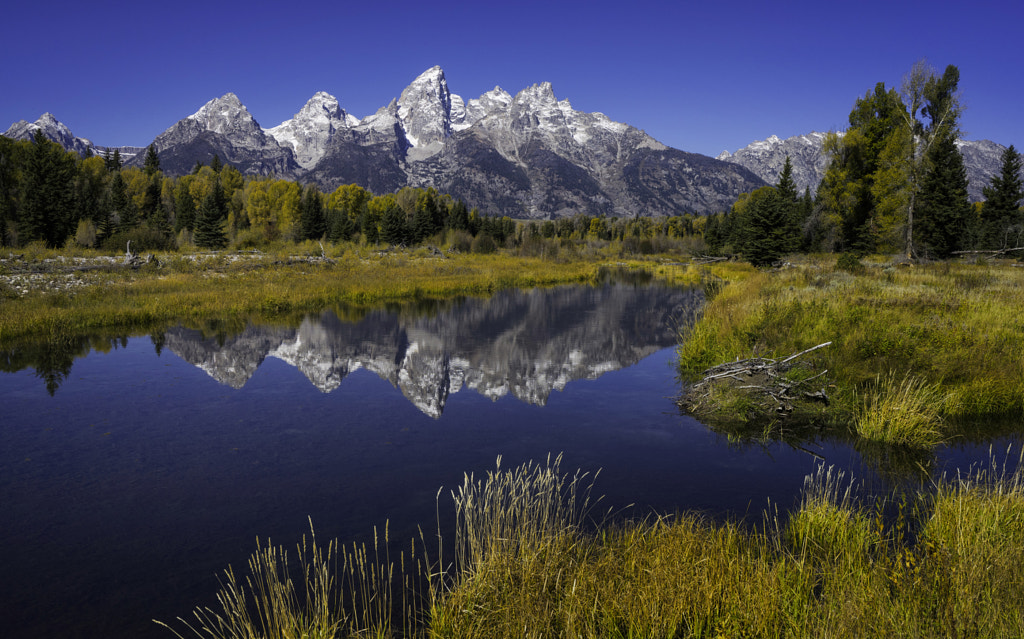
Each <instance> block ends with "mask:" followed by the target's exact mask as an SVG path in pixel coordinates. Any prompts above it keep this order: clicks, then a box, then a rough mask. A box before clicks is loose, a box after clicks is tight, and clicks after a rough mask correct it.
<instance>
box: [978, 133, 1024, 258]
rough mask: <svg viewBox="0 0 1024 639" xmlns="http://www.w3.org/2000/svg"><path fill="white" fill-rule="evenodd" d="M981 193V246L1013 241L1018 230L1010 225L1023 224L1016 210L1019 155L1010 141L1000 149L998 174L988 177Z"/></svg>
mask: <svg viewBox="0 0 1024 639" xmlns="http://www.w3.org/2000/svg"><path fill="white" fill-rule="evenodd" d="M982 193H983V194H984V195H985V202H984V204H982V207H981V221H980V226H981V228H980V233H979V236H980V238H979V239H980V244H981V246H982V247H984V248H991V249H1002V248H1008V247H1009V246H1011V245H1014V244H1016V238H1018V237H1019V236H1020V230H1018V231H1017V233H1014V232H1013V231H1014V227H1020V226H1021V225H1022V223H1024V215H1022V213H1021V210H1020V205H1021V200H1022V199H1024V187H1022V184H1021V156H1020V154H1019V153H1017V150H1016V149H1015V148H1013V145H1012V144H1011V145H1010V147H1009V148H1008V149H1006V150H1005V151H1003V155H1002V164H1001V166H1000V169H999V173H998V174H997V175H994V176H992V179H991V181H990V182H989V186H987V187H985V188H984V189H983V190H982ZM1011 237H1012V238H1014V239H1013V240H1011Z"/></svg>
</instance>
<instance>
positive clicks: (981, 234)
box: [705, 62, 1024, 265]
mask: <svg viewBox="0 0 1024 639" xmlns="http://www.w3.org/2000/svg"><path fill="white" fill-rule="evenodd" d="M959 82H960V71H959V69H958V68H957V67H956V66H953V65H950V66H948V67H946V69H945V71H944V72H943V73H942V74H941V75H939V74H938V73H937V72H936V71H935V70H934V69H931V68H930V67H929V66H928V65H927V64H926V63H924V62H919V63H917V64H916V65H914V67H913V68H912V69H911V71H910V72H909V73H908V74H907V76H906V77H905V78H904V80H903V83H902V85H901V87H900V88H899V89H896V88H893V87H889V88H887V87H886V86H885V84H884V83H881V82H880V83H878V84H877V85H876V86H875V88H874V90H872V91H869V92H868V93H867V94H866V95H865V96H864V97H863V98H859V99H857V100H856V102H855V103H854V106H853V110H852V111H851V112H850V116H849V124H850V126H849V128H848V129H847V130H846V131H845V133H843V134H839V133H835V132H833V133H831V134H829V135H828V136H827V137H826V139H825V142H824V151H825V152H826V153H827V154H828V156H829V158H830V161H829V166H828V169H827V171H826V173H825V176H824V178H823V179H822V181H821V183H820V184H819V186H818V189H817V193H816V194H815V195H814V196H813V197H812V196H811V194H810V192H809V191H806V192H805V193H804V194H803V195H802V196H800V195H798V193H797V192H796V189H795V188H794V184H793V180H792V166H791V164H790V161H789V158H786V163H785V165H784V167H783V169H782V171H781V173H780V175H779V181H778V184H777V185H776V186H769V187H763V188H761V189H758V190H756V191H754V192H753V193H749V194H744V195H742V196H740V198H739V199H738V200H737V202H736V203H735V204H734V205H733V207H732V209H731V210H730V211H728V212H726V213H724V214H720V215H716V216H712V217H711V219H709V220H708V231H707V234H706V238H705V239H706V241H707V244H708V246H709V248H710V249H711V250H712V251H713V252H723V251H731V252H738V253H741V254H743V255H744V256H746V257H747V258H748V259H749V260H750V261H751V262H753V263H755V264H759V265H762V264H769V263H771V262H773V261H775V260H777V259H779V257H781V256H782V255H785V254H786V253H792V252H797V251H804V252H851V253H854V254H867V253H872V252H883V253H902V254H903V255H905V256H906V257H907V258H910V259H918V258H931V259H945V258H948V257H950V256H952V255H954V254H955V253H957V252H961V251H971V250H1002V249H1006V248H1011V247H1020V246H1021V245H1022V242H1024V210H1022V209H1021V208H1020V206H1021V201H1022V199H1024V191H1022V184H1021V157H1020V155H1019V154H1018V153H1017V151H1016V149H1015V148H1014V147H1013V146H1012V145H1011V146H1010V147H1009V148H1007V149H1006V150H1005V152H1004V153H1003V155H1002V161H1001V167H1000V171H999V173H998V174H996V175H995V176H993V178H992V179H991V182H990V184H989V185H988V186H987V187H985V189H984V190H983V194H984V196H985V201H984V202H979V203H975V204H973V205H972V204H971V202H970V201H969V199H968V194H967V186H968V182H967V172H966V169H965V167H964V161H963V156H962V155H961V154H960V150H959V148H958V147H957V144H956V142H957V140H958V139H959V137H960V133H961V132H960V116H961V114H962V110H963V107H962V101H961V97H960V94H959Z"/></svg>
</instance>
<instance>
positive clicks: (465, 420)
mask: <svg viewBox="0 0 1024 639" xmlns="http://www.w3.org/2000/svg"><path fill="white" fill-rule="evenodd" d="M699 302H700V297H699V295H697V294H696V293H693V292H690V291H680V290H674V289H666V288H659V287H654V286H648V285H638V284H633V285H630V284H608V285H605V286H603V287H597V288H583V287H576V288H559V289H550V290H543V291H530V292H522V293H520V292H507V293H501V294H499V295H497V296H495V297H494V298H493V299H491V300H477V299H470V300H458V301H453V302H450V303H446V304H441V305H438V306H437V307H436V308H422V307H420V308H403V309H393V310H391V311H385V310H381V311H375V312H371V313H368V314H365V315H363V316H362V317H359V318H351V319H353V321H347V322H346V321H342V320H340V319H338V317H337V316H336V315H335V314H334V313H324V314H322V315H321V316H318V317H309V318H306V320H305V321H303V323H302V324H301V325H300V326H298V327H273V328H260V327H248V328H246V329H245V330H244V331H242V332H241V333H237V334H229V333H221V334H204V333H202V332H201V331H198V330H193V329H183V328H169V329H167V330H166V331H164V332H162V333H160V334H157V335H154V336H139V337H131V338H127V339H124V340H113V341H110V340H107V342H106V344H110V345H112V346H113V347H112V348H109V350H108V349H104V350H107V352H100V351H97V350H92V351H90V350H89V349H88V348H84V349H83V348H81V345H80V344H79V345H78V346H77V347H76V348H78V351H76V354H72V355H67V354H64V355H63V356H61V355H60V354H57V355H56V356H55V355H54V353H48V354H47V355H46V357H37V359H36V362H35V364H33V365H29V366H27V367H26V368H23V369H21V370H18V371H17V372H13V373H7V374H2V375H0V397H2V418H0V419H2V433H3V446H2V448H0V510H2V524H0V525H2V527H0V544H2V546H0V547H2V549H3V559H2V564H0V568H2V575H3V579H2V580H0V628H2V629H3V630H2V631H0V634H2V635H3V636H4V637H10V638H19V639H20V638H23V637H24V638H28V637H63V638H74V637H87V638H90V639H92V638H101V637H103V638H121V637H169V636H171V635H170V633H168V631H166V630H165V629H162V628H160V627H157V626H156V625H155V624H153V623H152V621H151V620H152V619H154V618H155V619H160V620H164V621H168V622H170V621H171V620H173V619H174V618H176V617H178V616H189V615H190V613H191V610H192V609H193V608H194V607H195V606H197V605H204V606H205V605H213V603H214V601H213V596H214V593H215V592H216V590H217V587H218V576H219V574H220V573H221V571H222V570H223V569H224V568H225V567H226V566H227V565H228V564H229V563H230V564H232V565H234V566H236V567H240V566H241V565H243V564H244V563H245V560H246V558H247V557H248V555H249V554H250V553H251V552H252V551H253V550H254V549H255V547H256V538H257V537H259V538H261V539H266V538H268V537H269V538H271V539H272V540H273V541H274V542H275V543H280V544H284V545H286V546H287V547H292V546H293V544H294V543H295V542H296V541H298V540H299V539H300V538H301V536H302V535H303V533H305V532H308V529H309V523H308V518H312V521H313V523H314V525H315V527H316V531H317V535H318V536H320V537H321V538H322V539H328V538H335V537H337V538H339V539H341V540H342V541H343V542H347V541H364V540H367V539H368V538H369V536H370V534H371V533H372V530H373V526H374V525H377V526H383V524H384V522H385V521H388V520H389V521H390V535H391V538H392V539H401V540H408V539H411V538H412V537H413V536H415V535H416V534H417V533H416V530H417V526H418V525H421V526H423V527H424V529H426V530H429V531H432V530H434V529H435V526H436V521H435V520H436V516H435V512H436V504H435V495H436V494H437V492H438V489H439V488H440V487H442V486H444V487H446V491H445V494H447V490H450V489H451V488H454V487H456V486H457V485H459V484H460V483H461V481H462V477H463V473H465V472H475V473H477V474H478V475H479V474H481V473H483V472H485V471H487V470H489V469H493V468H494V464H495V459H496V457H497V456H498V455H501V456H502V458H503V466H504V467H512V466H515V465H517V464H519V463H522V462H525V461H530V460H538V461H539V460H543V459H544V458H545V457H546V456H548V454H549V453H555V454H557V453H559V452H563V453H564V461H563V463H562V469H563V470H564V471H571V470H575V469H576V468H582V469H584V470H589V471H596V470H598V469H601V472H600V474H599V476H598V478H597V482H596V485H595V488H594V492H595V494H602V495H604V496H605V497H604V500H603V501H602V502H601V504H602V508H614V509H621V508H623V507H625V506H627V505H628V504H635V506H634V510H632V511H630V512H634V513H638V514H643V513H646V512H649V511H650V510H652V509H654V510H656V511H658V512H668V513H671V512H673V511H676V510H679V509H684V510H690V509H698V510H703V511H706V512H708V513H709V514H710V515H711V516H715V517H722V516H736V517H739V516H744V515H745V514H748V513H749V515H750V516H751V517H757V518H759V517H760V513H761V512H762V510H763V509H764V508H765V506H767V505H768V503H769V500H770V501H771V502H772V503H774V504H778V505H779V506H780V507H781V508H783V509H785V508H788V507H789V506H790V505H792V504H793V503H794V502H795V500H796V499H797V497H798V494H799V490H800V487H801V485H802V482H803V478H804V476H805V475H807V474H808V473H811V472H812V471H813V470H814V468H815V467H816V465H817V464H819V463H821V462H820V460H819V458H823V459H824V460H825V461H826V462H827V463H829V464H836V465H838V466H841V467H843V468H846V469H849V470H850V471H851V472H853V474H855V475H870V474H871V471H870V470H868V469H865V467H864V465H863V463H862V461H861V459H860V456H859V455H858V454H857V453H856V452H855V451H853V450H852V449H851V448H849V447H848V446H846V445H844V444H841V443H836V442H829V441H828V440H825V441H819V442H806V443H804V444H803V445H802V448H803V450H801V449H799V448H796V447H792V446H788V445H784V444H773V445H768V446H750V445H748V446H737V445H734V444H730V443H729V442H728V440H727V439H726V438H725V437H723V436H720V435H717V434H715V433H712V432H710V431H709V430H708V429H706V428H705V427H704V426H702V425H701V424H699V423H697V422H696V421H694V420H693V419H690V418H688V417H684V416H681V415H680V414H679V412H678V410H677V409H676V407H675V404H674V402H673V399H674V397H675V396H676V395H677V394H678V392H679V385H678V382H677V381H676V380H675V374H674V371H673V368H672V359H673V355H674V348H673V347H674V345H675V343H676V340H677V330H676V329H677V327H678V326H679V325H680V323H681V322H685V320H686V318H687V317H689V316H691V315H692V313H693V312H694V311H695V309H696V308H697V305H698V304H699ZM157 346H159V348H157ZM44 350H45V349H44ZM30 351H31V349H29V351H23V352H21V353H20V354H14V355H12V354H10V353H8V354H7V362H8V368H17V367H18V366H15V365H12V364H11V362H16V361H21V360H25V361H29V360H31V359H32V357H34V356H31V352H34V351H31V352H30ZM26 353H29V354H28V355H26ZM79 355H84V356H79ZM19 357H20V358H21V360H19ZM62 357H63V359H62ZM47 362H49V363H47ZM53 362H57V363H56V364H54V363H53ZM51 391H52V395H51ZM1005 443H1006V442H1005V441H999V442H997V443H996V445H997V446H1003V445H1005ZM811 453H813V455H812V454H811ZM986 456H987V447H986V446H985V445H976V446H971V447H965V448H958V449H947V450H944V451H942V452H941V454H940V460H939V463H940V464H953V465H964V464H967V463H969V462H970V461H971V460H975V459H983V458H985V457H986ZM873 481H876V480H869V481H868V483H869V484H872V482H873ZM872 485H874V484H872ZM882 488H884V487H879V489H882ZM447 503H448V502H447V499H446V498H445V497H442V507H441V510H442V513H445V512H446V510H445V508H446V506H447ZM442 517H444V514H442ZM443 525H447V524H446V523H444V524H443ZM403 545H407V544H403Z"/></svg>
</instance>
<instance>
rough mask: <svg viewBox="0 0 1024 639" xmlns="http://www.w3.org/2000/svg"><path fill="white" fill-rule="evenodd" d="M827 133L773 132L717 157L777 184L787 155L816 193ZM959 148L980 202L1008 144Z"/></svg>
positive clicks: (799, 181)
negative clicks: (784, 134)
mask: <svg viewBox="0 0 1024 639" xmlns="http://www.w3.org/2000/svg"><path fill="white" fill-rule="evenodd" d="M826 135H827V134H826V133H821V132H818V131H812V132H811V133H808V134H806V135H796V136H793V137H791V138H786V139H785V140H782V139H780V138H779V137H778V136H775V135H772V136H769V137H768V139H767V140H756V141H754V142H751V143H750V144H749V145H747V146H745V147H743V148H742V149H739V150H738V151H736V152H735V153H729V152H728V151H722V153H721V154H719V156H718V159H719V160H724V161H726V162H733V163H735V164H739V165H741V166H744V167H746V168H748V169H750V170H751V171H752V172H753V173H754V174H755V175H757V176H758V177H760V178H761V179H762V180H764V181H765V182H767V183H768V184H776V183H777V182H778V181H779V173H781V172H782V167H783V165H784V164H785V162H786V156H787V155H788V156H789V159H790V162H791V163H792V165H793V181H794V182H795V183H796V186H797V188H798V189H799V190H800V191H803V190H804V189H805V188H810V189H811V193H812V194H813V193H814V192H815V190H816V189H817V188H818V184H819V183H820V182H821V179H822V178H823V177H824V176H825V171H826V170H828V165H829V161H830V159H829V157H828V155H827V154H825V153H823V152H822V149H821V145H822V142H823V141H824V139H825V136H826ZM957 147H958V148H959V149H960V153H961V155H962V156H963V158H964V168H966V169H967V180H968V183H969V186H968V189H967V193H968V195H969V197H970V199H971V201H972V202H979V201H981V200H983V199H984V196H983V195H982V189H983V188H984V187H986V186H988V185H989V182H990V181H991V179H992V176H993V175H996V174H997V173H999V170H1000V167H1001V165H1002V162H1001V160H1002V153H1003V151H1005V150H1006V147H1004V146H1003V145H1001V144H997V143H995V142H992V141H991V140H959V141H958V142H957Z"/></svg>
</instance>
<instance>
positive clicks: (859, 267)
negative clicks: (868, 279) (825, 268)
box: [836, 253, 865, 275]
mask: <svg viewBox="0 0 1024 639" xmlns="http://www.w3.org/2000/svg"><path fill="white" fill-rule="evenodd" d="M836 270H837V271H846V272H847V273H850V274H851V275H862V274H863V273H864V270H865V269H864V265H863V264H862V263H861V261H860V260H859V259H858V258H857V256H856V255H854V254H853V253H843V254H842V255H840V256H839V258H838V259H837V260H836Z"/></svg>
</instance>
